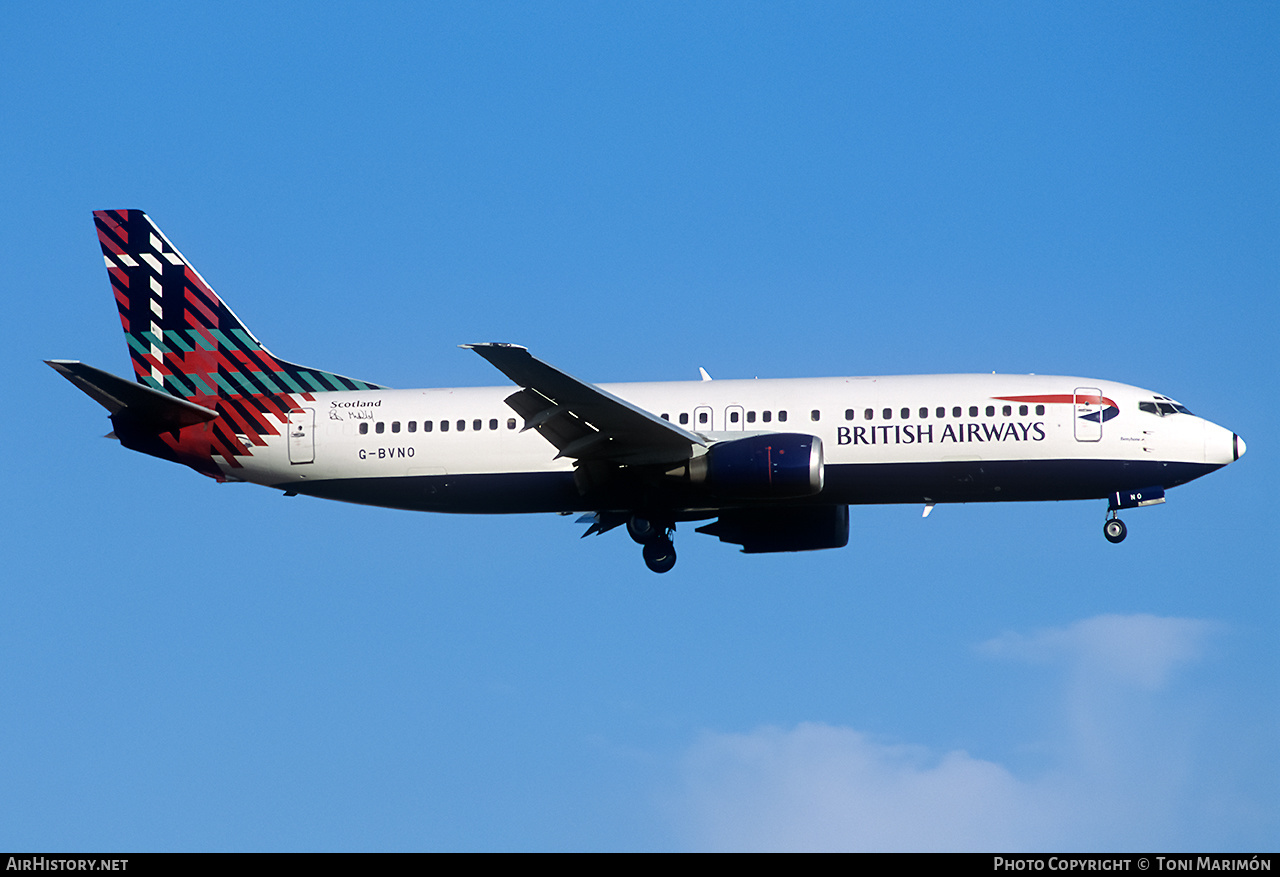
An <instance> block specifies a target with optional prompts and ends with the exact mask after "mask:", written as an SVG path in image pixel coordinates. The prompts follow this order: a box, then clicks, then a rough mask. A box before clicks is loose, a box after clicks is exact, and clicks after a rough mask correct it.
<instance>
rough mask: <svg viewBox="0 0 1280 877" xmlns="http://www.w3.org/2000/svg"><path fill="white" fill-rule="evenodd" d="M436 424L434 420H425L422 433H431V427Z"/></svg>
mask: <svg viewBox="0 0 1280 877" xmlns="http://www.w3.org/2000/svg"><path fill="white" fill-rule="evenodd" d="M434 424H435V421H434V420H424V421H422V431H423V432H431V427H432V426H433V425H434Z"/></svg>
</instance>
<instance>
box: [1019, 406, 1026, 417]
mask: <svg viewBox="0 0 1280 877" xmlns="http://www.w3.org/2000/svg"><path fill="white" fill-rule="evenodd" d="M1018 415H1019V416H1020V417H1026V416H1027V406H1026V405H1019V406H1018Z"/></svg>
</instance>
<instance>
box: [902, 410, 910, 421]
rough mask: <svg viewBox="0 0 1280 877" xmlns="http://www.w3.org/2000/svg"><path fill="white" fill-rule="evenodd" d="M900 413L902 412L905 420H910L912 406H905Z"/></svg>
mask: <svg viewBox="0 0 1280 877" xmlns="http://www.w3.org/2000/svg"><path fill="white" fill-rule="evenodd" d="M900 413H901V414H902V419H903V420H910V419H911V409H910V408H903V409H902V411H901V412H900Z"/></svg>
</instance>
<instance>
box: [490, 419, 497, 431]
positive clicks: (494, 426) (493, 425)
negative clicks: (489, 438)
mask: <svg viewBox="0 0 1280 877" xmlns="http://www.w3.org/2000/svg"><path fill="white" fill-rule="evenodd" d="M489 428H490V429H497V428H498V418H496V417H491V418H489Z"/></svg>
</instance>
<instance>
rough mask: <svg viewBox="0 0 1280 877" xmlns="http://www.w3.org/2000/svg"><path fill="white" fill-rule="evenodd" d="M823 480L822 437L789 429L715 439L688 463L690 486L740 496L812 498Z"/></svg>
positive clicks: (755, 497)
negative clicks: (722, 439)
mask: <svg viewBox="0 0 1280 877" xmlns="http://www.w3.org/2000/svg"><path fill="white" fill-rule="evenodd" d="M823 478H824V472H823V462H822V439H820V438H818V437H817V436H816V435H803V434H801V433H794V432H775V433H769V434H768V435H752V436H747V437H745V438H740V439H731V440H729V441H723V442H716V443H715V444H714V445H712V446H711V447H710V448H709V449H708V450H707V453H705V454H703V455H702V456H701V457H694V458H693V459H692V460H690V461H689V480H690V481H692V482H693V483H694V484H700V485H704V486H706V487H708V488H710V489H711V490H713V491H715V492H716V493H718V494H720V495H722V496H733V497H741V498H744V499H775V498H787V497H796V496H813V495H814V494H815V493H818V492H820V491H821V490H822V483H823Z"/></svg>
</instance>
